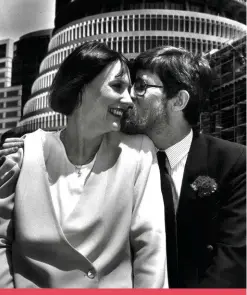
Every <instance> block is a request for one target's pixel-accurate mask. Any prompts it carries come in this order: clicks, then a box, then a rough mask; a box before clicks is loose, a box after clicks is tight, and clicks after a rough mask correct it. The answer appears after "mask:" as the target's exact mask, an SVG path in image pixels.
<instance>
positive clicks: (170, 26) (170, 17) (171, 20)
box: [168, 15, 173, 31]
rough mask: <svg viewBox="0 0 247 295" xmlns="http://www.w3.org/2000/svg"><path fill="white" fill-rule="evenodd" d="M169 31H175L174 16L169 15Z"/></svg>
mask: <svg viewBox="0 0 247 295" xmlns="http://www.w3.org/2000/svg"><path fill="white" fill-rule="evenodd" d="M168 26H169V27H168V31H173V16H172V15H169V21H168Z"/></svg>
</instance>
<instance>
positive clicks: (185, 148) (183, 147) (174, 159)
mask: <svg viewBox="0 0 247 295" xmlns="http://www.w3.org/2000/svg"><path fill="white" fill-rule="evenodd" d="M192 138H193V131H192V129H191V130H190V133H189V134H188V135H186V136H185V138H183V139H182V140H180V141H179V142H177V143H176V144H174V145H173V146H170V147H169V148H168V149H166V150H163V151H164V152H165V153H166V155H167V158H168V160H169V163H170V166H171V169H173V168H174V167H175V166H176V165H177V164H178V163H179V162H180V161H181V160H182V159H183V158H184V157H185V156H186V155H187V154H188V153H189V150H190V146H191V142H192Z"/></svg>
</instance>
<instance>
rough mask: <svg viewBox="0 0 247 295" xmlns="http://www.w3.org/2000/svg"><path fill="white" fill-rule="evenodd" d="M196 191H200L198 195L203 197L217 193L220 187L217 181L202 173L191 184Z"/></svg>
mask: <svg viewBox="0 0 247 295" xmlns="http://www.w3.org/2000/svg"><path fill="white" fill-rule="evenodd" d="M190 186H191V187H192V188H193V190H194V191H196V192H198V196H199V197H200V198H203V197H205V196H210V195H211V194H213V193H215V192H216V191H217V188H218V184H217V183H216V181H215V180H214V179H213V178H211V177H209V176H206V175H201V176H198V177H197V178H196V180H195V181H194V182H193V183H192V184H191V185H190Z"/></svg>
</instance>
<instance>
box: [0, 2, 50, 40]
mask: <svg viewBox="0 0 247 295" xmlns="http://www.w3.org/2000/svg"><path fill="white" fill-rule="evenodd" d="M54 16H55V0H0V40H2V39H9V38H10V39H13V40H14V41H17V40H19V38H20V37H21V36H22V35H25V34H27V33H30V32H33V31H38V30H46V29H52V28H53V27H54Z"/></svg>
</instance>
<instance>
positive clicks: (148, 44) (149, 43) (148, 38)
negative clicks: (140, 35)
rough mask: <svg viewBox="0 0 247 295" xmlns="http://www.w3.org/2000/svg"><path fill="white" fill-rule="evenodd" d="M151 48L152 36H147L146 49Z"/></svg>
mask: <svg viewBox="0 0 247 295" xmlns="http://www.w3.org/2000/svg"><path fill="white" fill-rule="evenodd" d="M150 48H151V40H150V36H147V39H146V50H148V49H150Z"/></svg>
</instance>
